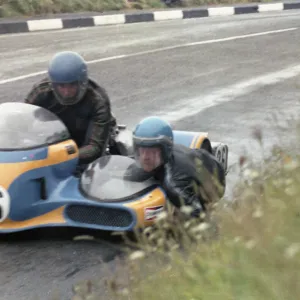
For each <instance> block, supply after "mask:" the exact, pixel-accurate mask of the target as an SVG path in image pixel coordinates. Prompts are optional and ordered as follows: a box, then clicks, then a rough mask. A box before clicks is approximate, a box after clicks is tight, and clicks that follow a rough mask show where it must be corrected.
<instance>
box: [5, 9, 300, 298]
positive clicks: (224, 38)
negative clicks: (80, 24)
mask: <svg viewBox="0 0 300 300" xmlns="http://www.w3.org/2000/svg"><path fill="white" fill-rule="evenodd" d="M299 39H300V12H297V11H293V12H279V13H275V12H272V13H261V14H259V15H238V16H230V17H211V18H203V19H191V20H180V21H164V22H158V23H149V24H147V23H141V24H138V26H137V24H131V25H120V26H107V27H99V28H82V29H75V30H74V29H72V30H64V31H51V32H39V33H31V34H14V35H4V36H0V56H1V61H0V89H1V93H0V102H5V101H22V99H23V97H24V96H25V95H26V93H27V92H28V91H29V89H30V88H31V86H32V85H33V83H34V82H35V81H36V80H38V79H39V78H41V77H42V76H43V74H42V72H44V71H45V68H46V67H47V63H48V60H49V59H50V58H51V56H52V55H53V54H54V53H55V52H56V51H60V50H68V49H71V50H75V51H78V52H80V53H81V54H82V55H83V56H84V57H85V58H86V59H87V60H88V61H89V67H90V74H91V75H92V77H94V78H95V79H96V80H97V81H99V82H100V83H102V85H103V86H104V87H106V89H107V91H108V93H109V95H110V96H111V99H112V109H113V111H114V113H115V114H116V116H117V118H118V120H119V123H126V124H128V126H129V128H132V127H133V126H134V124H135V123H136V122H138V121H139V120H140V119H141V118H143V117H145V116H148V115H153V114H157V115H161V116H163V117H165V118H167V119H168V120H170V121H171V122H172V123H173V124H174V126H175V128H177V129H182V130H201V131H208V132H209V134H210V136H211V139H212V140H216V141H217V140H219V141H222V142H225V143H228V144H229V147H230V162H229V163H230V165H233V166H234V165H235V163H236V162H237V161H238V158H239V156H240V155H242V154H243V153H244V151H248V152H249V153H250V154H251V155H253V157H258V156H259V155H260V154H261V152H259V151H260V150H259V147H258V145H257V143H256V142H254V141H253V140H252V137H251V130H252V128H253V127H254V126H257V125H259V126H261V127H262V128H263V134H264V137H265V147H266V148H265V149H266V150H268V149H270V146H271V145H272V144H274V143H276V142H277V141H278V140H279V138H281V139H282V141H284V142H285V143H288V142H290V141H291V140H290V137H289V135H287V134H286V133H284V131H282V130H281V129H276V126H275V124H274V122H270V120H271V119H272V116H273V115H274V114H276V115H277V116H280V118H282V117H283V116H284V117H290V116H291V115H294V116H295V115H297V112H298V111H299V103H300V102H299V99H300V89H299V74H300V51H299V42H298V41H299ZM236 178H237V173H236V172H235V171H233V172H232V173H231V174H230V175H229V177H228V185H229V187H228V192H227V196H228V195H230V190H231V187H232V185H233V184H234V182H235V180H236ZM116 249H118V244H114V246H113V247H112V246H111V245H110V244H109V243H108V244H107V243H106V242H103V243H92V242H72V241H64V240H55V239H54V240H53V239H51V240H50V241H48V240H47V239H46V237H45V238H44V239H41V240H32V241H22V242H17V241H14V242H1V244H0V265H1V271H0V283H1V297H0V298H1V299H3V300H15V299H18V300H23V299H24V300H29V299H52V298H51V295H53V293H54V292H56V291H58V292H59V293H60V295H61V299H69V297H70V294H71V287H72V284H74V283H76V282H78V281H79V280H82V279H85V278H87V277H92V276H99V277H100V278H101V277H103V276H105V270H104V268H103V265H102V264H101V263H100V262H99V261H100V260H104V261H106V262H108V263H109V266H111V267H113V266H114V259H115V256H116V255H117V254H118V251H117V250H116Z"/></svg>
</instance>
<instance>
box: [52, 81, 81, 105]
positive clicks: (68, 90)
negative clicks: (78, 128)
mask: <svg viewBox="0 0 300 300" xmlns="http://www.w3.org/2000/svg"><path fill="white" fill-rule="evenodd" d="M52 87H53V91H54V93H55V96H56V97H57V99H58V101H59V102H60V103H61V104H63V105H73V104H76V103H77V102H78V101H79V100H80V99H81V98H82V96H83V94H84V92H85V85H83V84H81V83H80V82H78V81H75V82H70V83H60V82H54V83H52Z"/></svg>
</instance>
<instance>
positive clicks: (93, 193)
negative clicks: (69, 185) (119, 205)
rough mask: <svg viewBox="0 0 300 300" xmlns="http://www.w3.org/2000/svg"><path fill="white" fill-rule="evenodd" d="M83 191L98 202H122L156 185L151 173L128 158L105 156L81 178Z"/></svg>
mask: <svg viewBox="0 0 300 300" xmlns="http://www.w3.org/2000/svg"><path fill="white" fill-rule="evenodd" d="M80 184H81V189H82V190H83V192H84V193H85V194H87V195H88V196H89V197H91V198H93V199H94V200H97V201H121V200H125V199H128V200H129V199H130V197H134V196H137V195H139V194H140V193H141V192H143V191H145V190H146V189H147V188H149V187H151V186H153V185H155V184H156V181H155V180H154V179H153V178H152V176H151V175H150V174H149V173H145V172H144V171H143V170H142V169H140V168H138V167H137V165H136V164H135V161H134V160H133V159H131V158H129V157H126V156H117V155H112V156H103V157H101V158H100V159H98V160H97V161H95V162H94V163H92V164H90V165H89V166H88V168H87V169H86V170H85V172H84V173H83V174H82V177H81V183H80Z"/></svg>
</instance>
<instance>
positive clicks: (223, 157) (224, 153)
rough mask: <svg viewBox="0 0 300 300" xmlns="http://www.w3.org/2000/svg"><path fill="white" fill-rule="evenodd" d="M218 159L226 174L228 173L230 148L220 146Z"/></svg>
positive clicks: (217, 154)
mask: <svg viewBox="0 0 300 300" xmlns="http://www.w3.org/2000/svg"><path fill="white" fill-rule="evenodd" d="M215 155H216V158H217V160H218V161H219V162H220V163H221V164H222V166H223V168H224V170H225V172H226V171H227V164H228V146H226V145H220V146H218V148H217V151H216V154H215Z"/></svg>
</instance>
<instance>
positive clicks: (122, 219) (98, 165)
mask: <svg viewBox="0 0 300 300" xmlns="http://www.w3.org/2000/svg"><path fill="white" fill-rule="evenodd" d="M174 135H175V142H178V143H181V144H185V145H187V146H189V147H191V148H198V147H199V148H200V147H201V144H202V143H203V141H204V140H205V139H206V135H205V134H201V133H188V132H180V131H174ZM133 162H134V161H133V160H132V159H131V158H129V157H125V156H106V157H102V158H100V159H99V160H97V161H96V162H94V163H92V164H90V165H89V167H88V168H87V171H86V172H85V173H84V174H83V176H82V177H80V178H78V177H75V176H74V175H73V174H74V171H75V169H76V166H77V163H78V148H77V145H76V144H75V142H74V141H73V140H72V139H70V135H69V133H68V131H67V129H66V127H65V126H64V124H63V123H62V122H61V121H60V120H59V119H58V118H57V117H56V116H54V115H53V114H52V113H50V112H49V111H46V110H45V109H43V108H40V107H37V106H34V105H30V104H24V103H4V104H1V105H0V186H2V188H3V189H5V190H6V191H7V192H8V194H9V213H8V215H7V217H6V218H5V219H4V220H3V221H2V222H0V233H8V232H15V231H20V230H26V229H31V228H36V227H45V226H48V227H49V226H72V227H84V228H92V229H100V230H109V231H119V230H120V231H129V230H133V229H135V228H137V227H145V226H149V225H152V224H153V222H154V220H155V217H156V215H157V213H159V212H160V211H162V210H163V209H165V204H166V195H165V192H164V191H163V190H162V188H161V187H160V186H158V185H157V184H156V183H155V181H154V180H153V179H151V178H145V179H141V180H140V181H139V182H135V181H131V180H125V179H124V174H125V173H126V172H127V171H128V168H129V167H130V166H131V165H132V164H133ZM89 172H90V173H93V176H91V177H90V178H89V177H88V176H90V175H89V174H90V173H89ZM89 180H90V182H89ZM1 201H2V204H1ZM3 201H4V200H3V199H2V200H1V195H0V210H1V208H2V205H3V203H4V202H3ZM3 208H4V206H3Z"/></svg>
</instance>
